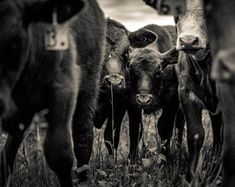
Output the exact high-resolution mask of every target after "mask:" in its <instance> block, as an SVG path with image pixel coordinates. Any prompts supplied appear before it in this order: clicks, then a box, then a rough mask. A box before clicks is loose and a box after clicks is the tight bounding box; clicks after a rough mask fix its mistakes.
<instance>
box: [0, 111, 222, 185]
mask: <svg viewBox="0 0 235 187" xmlns="http://www.w3.org/2000/svg"><path fill="white" fill-rule="evenodd" d="M203 113H204V114H203V123H204V129H205V135H206V136H205V142H204V146H203V148H202V150H201V155H200V159H199V163H198V167H197V171H196V172H195V176H194V179H193V181H192V182H191V183H188V182H187V181H186V179H185V173H186V168H187V157H188V155H187V146H186V139H185V137H186V134H185V133H184V140H183V144H182V145H179V144H178V143H177V136H176V134H177V132H176V131H174V133H173V137H172V141H171V159H170V160H169V161H168V162H167V163H165V157H164V155H161V154H160V153H159V151H160V147H161V143H160V139H159V137H158V135H157V134H158V133H157V132H156V128H155V124H156V121H157V119H158V116H159V115H158V116H157V117H155V116H146V117H144V119H143V123H144V133H143V137H142V139H141V141H140V143H139V153H140V159H139V160H138V162H137V163H136V164H135V165H131V164H130V161H129V160H128V159H127V155H128V147H129V139H128V130H129V129H128V119H127V117H126V118H125V119H124V121H123V124H122V128H121V138H120V140H121V141H120V143H119V149H118V150H117V162H116V163H114V161H113V159H111V158H110V157H109V156H108V154H107V151H106V148H105V146H104V140H103V132H104V127H103V128H102V129H101V130H97V129H94V137H95V139H94V145H93V146H94V149H93V150H94V151H93V153H92V157H91V161H90V163H89V165H88V166H85V167H84V168H83V169H89V182H88V184H86V185H85V184H83V186H100V187H109V186H131V187H132V186H133V187H138V186H141V187H142V186H143V187H145V186H146V187H149V186H156V187H158V186H159V187H162V186H163V187H165V186H166V187H168V186H169V187H171V186H176V187H191V186H208V187H215V186H220V185H221V157H220V155H213V154H212V153H211V149H212V146H211V142H212V130H211V127H210V120H209V116H208V114H207V112H206V111H204V112H203ZM34 124H40V125H36V126H35V125H32V127H31V128H30V129H29V131H28V132H27V136H26V137H25V140H24V141H23V143H22V145H21V147H20V149H19V151H18V154H17V159H16V163H15V167H14V173H13V174H12V176H11V180H10V183H9V186H12V187H19V186H23V187H31V186H32V187H49V186H50V187H56V186H59V184H58V181H57V178H56V176H55V174H54V173H53V172H52V171H51V170H50V169H49V168H48V166H47V164H46V162H45V158H44V156H43V149H42V144H43V141H44V137H45V131H46V128H45V125H44V123H42V122H41V121H40V118H38V117H36V118H35V120H34ZM42 126H43V127H42ZM36 127H37V128H36ZM6 137H7V135H6V134H4V133H1V139H0V148H1V147H2V146H3V144H4V142H5V141H4V140H5V139H6ZM81 169H82V168H79V169H77V168H76V167H74V172H73V173H74V183H75V186H81V185H79V184H78V180H77V178H76V173H77V172H78V171H80V170H81Z"/></svg>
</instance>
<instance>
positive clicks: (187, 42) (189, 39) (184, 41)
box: [179, 35, 199, 49]
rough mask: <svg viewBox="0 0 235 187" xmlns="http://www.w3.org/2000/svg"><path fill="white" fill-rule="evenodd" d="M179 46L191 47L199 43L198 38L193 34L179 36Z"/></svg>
mask: <svg viewBox="0 0 235 187" xmlns="http://www.w3.org/2000/svg"><path fill="white" fill-rule="evenodd" d="M179 41H180V46H181V47H182V48H185V49H187V48H193V47H197V46H198V45H199V38H198V37H197V36H193V35H185V36H181V37H180V38H179Z"/></svg>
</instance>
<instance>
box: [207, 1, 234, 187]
mask: <svg viewBox="0 0 235 187" xmlns="http://www.w3.org/2000/svg"><path fill="white" fill-rule="evenodd" d="M204 11H205V18H206V21H207V28H208V35H209V39H210V47H211V53H212V57H213V63H212V64H213V68H212V77H213V78H214V79H215V80H216V81H217V85H218V96H219V99H220V107H221V109H222V111H223V120H224V144H223V164H224V167H223V168H224V178H223V186H226V187H232V186H234V184H235V136H234V132H235V125H234V123H235V116H234V111H235V89H234V86H235V84H234V83H235V82H234V80H235V79H234V77H235V76H234V75H235V73H234V67H235V65H234V64H235V61H234V59H235V48H234V46H235V32H234V30H235V24H234V19H235V2H234V1H229V0H224V1H218V0H215V1H213V2H212V1H209V0H204Z"/></svg>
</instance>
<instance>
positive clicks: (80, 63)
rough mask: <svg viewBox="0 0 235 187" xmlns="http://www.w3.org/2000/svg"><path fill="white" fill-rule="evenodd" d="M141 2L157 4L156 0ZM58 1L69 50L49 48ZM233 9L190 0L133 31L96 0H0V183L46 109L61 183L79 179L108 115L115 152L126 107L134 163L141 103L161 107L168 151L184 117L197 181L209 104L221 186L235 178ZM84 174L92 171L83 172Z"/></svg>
mask: <svg viewBox="0 0 235 187" xmlns="http://www.w3.org/2000/svg"><path fill="white" fill-rule="evenodd" d="M144 1H145V2H146V3H147V4H149V5H150V6H153V7H155V6H154V4H156V1H152V0H144ZM203 3H204V5H203ZM55 10H56V13H57V18H58V20H57V21H58V24H59V25H60V26H61V27H62V28H63V29H65V30H67V33H68V45H69V46H68V49H66V50H47V49H46V47H45V33H46V31H47V28H48V27H49V26H50V25H51V24H52V15H53V13H54V11H55ZM234 17H235V2H233V1H229V0H225V1H219V0H214V1H213V2H212V1H210V0H204V1H203V0H188V1H187V11H186V13H185V14H184V15H183V16H175V23H176V25H175V26H158V25H147V26H145V27H143V28H140V29H139V30H137V31H134V32H130V31H128V30H127V29H126V28H125V26H124V25H122V24H121V23H119V22H117V21H115V20H112V19H110V18H107V19H105V18H104V16H103V13H102V10H101V9H100V8H99V6H98V3H97V2H96V1H95V0H86V1H83V0H43V1H42V0H34V1H29V0H1V1H0V28H1V29H0V34H1V36H2V37H1V38H0V59H1V63H0V77H1V78H0V116H1V121H2V128H3V129H4V130H5V131H6V132H8V139H7V142H6V144H5V146H4V148H3V150H2V151H1V156H0V158H1V160H0V186H4V185H6V183H7V181H8V178H9V176H10V175H11V173H12V170H13V166H14V161H15V157H16V153H17V150H18V148H19V145H20V144H21V142H22V140H23V138H24V132H25V131H26V130H27V128H28V127H29V125H30V123H31V121H32V118H33V116H34V115H35V113H37V112H40V111H41V110H43V109H45V108H47V109H49V113H48V114H46V116H45V117H46V119H47V121H48V124H49V127H48V130H47V136H46V139H45V143H44V153H45V157H46V160H47V163H48V165H49V167H50V168H51V169H52V170H53V171H54V172H55V173H56V175H57V176H58V179H59V181H60V184H61V186H66V187H69V186H71V187H72V186H73V182H72V177H71V170H72V166H73V154H75V156H76V159H77V165H78V167H81V166H83V165H84V164H87V163H88V162H89V159H90V156H91V152H92V144H93V125H94V126H95V127H96V128H101V127H102V125H103V124H104V122H105V120H107V126H106V129H105V132H104V139H105V143H106V147H107V149H108V153H109V154H110V155H112V154H114V153H113V150H115V149H117V147H118V143H119V137H120V127H121V123H122V119H123V117H124V115H125V113H126V112H127V113H128V116H129V131H130V134H129V138H130V148H129V158H130V159H131V161H132V162H135V161H136V159H138V151H137V147H138V142H139V139H140V136H141V133H142V110H143V111H144V113H146V114H151V113H154V112H156V111H158V110H162V114H161V117H160V119H159V121H158V124H157V127H158V132H159V136H160V138H161V140H162V142H164V144H165V146H164V150H162V152H163V154H166V156H167V155H168V154H169V152H170V139H171V136H172V132H173V128H175V127H176V128H178V129H179V137H181V138H182V131H183V129H184V124H185V122H186V125H187V144H188V152H189V158H188V159H189V167H188V170H187V171H186V176H187V180H189V181H190V180H191V179H192V177H193V174H194V171H195V169H196V166H197V161H198V158H199V154H200V149H201V147H202V145H203V141H204V129H203V126H202V110H203V109H207V110H209V111H210V118H211V122H212V128H213V137H214V142H213V146H214V150H215V151H218V150H220V148H221V146H223V157H224V162H223V163H224V180H223V185H224V186H233V185H234V184H235V136H233V134H235V126H233V125H234V124H233V123H234V121H235V115H234V110H233V109H235V97H234V96H235V87H233V85H234V71H235V66H234V63H233V61H234V60H233V59H235V52H234V51H235V50H234V47H233V44H235V36H234V35H235V24H234V23H233V21H234ZM233 57H234V58H233ZM222 117H223V118H222ZM222 124H223V135H224V136H223V145H222V136H221V131H222ZM113 136H114V137H113ZM181 138H179V141H181ZM79 180H80V181H86V180H87V176H86V171H84V172H82V173H80V174H79Z"/></svg>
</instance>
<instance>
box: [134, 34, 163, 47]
mask: <svg viewBox="0 0 235 187" xmlns="http://www.w3.org/2000/svg"><path fill="white" fill-rule="evenodd" d="M157 39H158V36H157V35H156V34H155V33H154V32H152V31H150V30H147V29H140V30H138V31H135V32H131V33H130V34H129V41H130V45H131V47H137V48H142V47H146V46H148V45H149V44H151V43H153V42H154V41H156V40H157Z"/></svg>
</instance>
